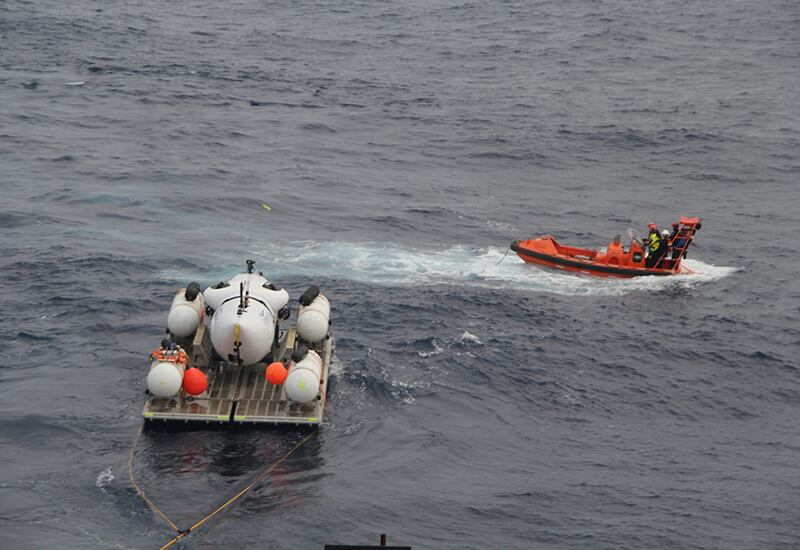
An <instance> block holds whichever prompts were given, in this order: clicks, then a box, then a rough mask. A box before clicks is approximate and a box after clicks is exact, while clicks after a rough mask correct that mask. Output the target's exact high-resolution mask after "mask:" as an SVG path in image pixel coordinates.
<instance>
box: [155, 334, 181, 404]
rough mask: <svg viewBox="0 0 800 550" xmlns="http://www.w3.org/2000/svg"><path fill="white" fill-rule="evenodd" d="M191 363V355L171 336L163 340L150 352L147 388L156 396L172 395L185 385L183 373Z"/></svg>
mask: <svg viewBox="0 0 800 550" xmlns="http://www.w3.org/2000/svg"><path fill="white" fill-rule="evenodd" d="M188 364H189V356H188V355H186V352H185V351H184V350H183V349H182V348H181V347H180V346H176V345H175V342H174V341H171V339H170V338H165V339H164V340H163V341H162V342H161V347H160V348H156V349H155V350H153V353H151V354H150V372H149V373H147V389H148V390H150V393H151V394H152V395H154V396H156V397H172V396H173V395H176V394H177V393H178V392H179V391H180V389H181V386H182V385H183V373H184V371H185V370H186V365H188Z"/></svg>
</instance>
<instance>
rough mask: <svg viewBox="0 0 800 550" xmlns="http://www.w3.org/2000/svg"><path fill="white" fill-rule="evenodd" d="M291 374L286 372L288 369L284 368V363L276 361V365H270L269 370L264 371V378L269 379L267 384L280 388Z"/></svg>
mask: <svg viewBox="0 0 800 550" xmlns="http://www.w3.org/2000/svg"><path fill="white" fill-rule="evenodd" d="M288 374H289V373H288V372H287V370H286V367H284V366H283V363H281V362H280V361H276V362H274V363H270V364H269V366H268V367H267V370H265V371H264V376H266V377H267V382H269V383H270V384H273V385H275V386H278V385H280V384H283V383H284V381H286V376H287V375H288Z"/></svg>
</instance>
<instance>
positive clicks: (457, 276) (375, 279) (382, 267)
mask: <svg viewBox="0 0 800 550" xmlns="http://www.w3.org/2000/svg"><path fill="white" fill-rule="evenodd" d="M506 253H507V256H506V257H505V258H504V254H506ZM251 255H252V256H253V257H254V258H255V259H256V260H257V267H258V268H259V269H262V270H264V272H265V275H266V276H267V277H268V278H269V279H271V280H274V281H276V282H277V283H280V280H281V278H282V277H286V276H293V277H294V276H302V277H308V278H309V279H314V278H319V277H332V278H340V279H349V280H352V281H357V282H362V283H368V284H386V285H401V286H403V285H408V286H414V285H441V284H444V285H467V286H476V287H482V288H496V289H513V290H532V291H539V292H549V293H555V294H563V295H609V296H619V295H623V294H627V293H629V292H633V291H637V290H647V291H650V292H652V291H654V290H656V291H657V290H666V289H672V288H675V287H693V286H696V285H699V284H703V283H708V282H712V281H716V280H718V279H720V278H722V277H726V276H728V275H730V274H731V273H733V272H735V271H737V268H733V267H718V266H713V265H709V264H706V263H703V262H701V261H699V260H685V262H684V265H686V266H687V267H689V268H690V269H691V270H692V271H693V272H694V273H692V274H685V275H679V276H674V277H637V278H635V279H601V278H595V277H590V276H579V275H572V274H568V273H563V272H560V271H555V270H551V269H547V268H541V267H537V266H533V265H530V264H526V263H524V262H523V261H522V260H520V259H519V258H518V257H517V256H516V255H515V254H514V253H513V252H511V251H507V250H506V249H504V248H499V247H485V248H470V247H467V246H448V247H442V248H440V249H438V250H430V249H427V250H426V249H412V248H404V247H401V246H397V245H394V244H375V243H345V242H326V243H322V242H303V243H286V244H282V245H266V246H262V247H261V248H256V247H254V250H253V251H252V254H251ZM501 259H502V261H501ZM498 262H499V263H498ZM234 273H235V269H231V272H230V273H228V274H227V275H226V276H230V275H233V274H234ZM161 276H162V277H163V278H168V279H173V280H178V281H184V280H189V279H192V278H195V279H200V280H206V279H208V280H210V278H215V277H216V278H223V277H221V273H219V272H218V270H215V272H214V274H213V275H212V274H208V273H207V274H205V275H202V274H197V273H192V274H188V273H176V272H174V271H171V272H162V273H161Z"/></svg>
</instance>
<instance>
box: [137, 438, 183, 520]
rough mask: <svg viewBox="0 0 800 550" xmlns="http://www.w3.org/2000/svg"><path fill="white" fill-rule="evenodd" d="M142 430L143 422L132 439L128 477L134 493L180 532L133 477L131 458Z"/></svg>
mask: <svg viewBox="0 0 800 550" xmlns="http://www.w3.org/2000/svg"><path fill="white" fill-rule="evenodd" d="M143 430H144V424H142V425H140V426H139V430H138V431H137V432H136V437H135V438H134V439H133V446H132V447H131V452H130V455H129V456H128V478H129V479H130V480H131V486H132V487H133V488H134V489H135V490H136V494H137V495H139V496H140V497H142V500H144V501H145V502H146V503H147V505H148V506H149V507H150V509H151V510H153V511H154V512H156V513H157V514H158V515H159V516H161V517H162V518H164V521H166V522H167V523H169V526H170V527H172V528H173V529H175V530H176V531H177V532H178V533H180V532H181V530H180V529H178V526H177V525H175V523H174V522H173V521H172V520H171V519H169V518H168V517H167V514H165V513H164V512H162V511H161V508H159V507H158V506H156V503H155V502H153V501H152V500H150V499H149V498H147V495H146V494H144V491H143V490H142V489H141V487H139V484H138V483H136V479H135V478H134V477H133V459H134V457H135V456H136V449H137V448H138V447H139V438H140V437H141V435H142V431H143Z"/></svg>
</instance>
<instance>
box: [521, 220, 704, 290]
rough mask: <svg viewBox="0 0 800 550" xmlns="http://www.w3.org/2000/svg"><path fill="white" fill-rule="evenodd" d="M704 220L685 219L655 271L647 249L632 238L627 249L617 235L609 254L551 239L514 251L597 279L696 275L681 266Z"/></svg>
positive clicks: (525, 243)
mask: <svg viewBox="0 0 800 550" xmlns="http://www.w3.org/2000/svg"><path fill="white" fill-rule="evenodd" d="M700 222H701V220H700V218H683V217H682V218H681V219H680V222H678V224H677V226H675V224H673V225H674V227H673V233H672V235H670V237H669V238H668V240H667V244H668V246H669V248H668V250H667V252H666V254H664V256H663V258H662V259H661V260H660V261H659V262H658V263H657V264H656V265H655V266H654V267H645V266H646V263H645V249H644V248H643V247H642V243H640V242H638V240H637V239H635V238H631V244H630V247H629V248H625V247H624V246H623V245H622V243H621V242H620V240H621V239H620V236H619V235H617V236H616V237H615V238H614V240H613V241H611V243H609V245H608V248H606V249H605V250H592V249H589V248H578V247H575V246H566V245H563V244H560V243H559V242H558V241H556V240H555V238H553V237H552V236H551V235H543V236H541V237H537V238H535V239H527V240H519V241H514V242H513V243H511V250H513V251H514V252H516V253H517V255H518V256H519V257H520V258H522V259H523V260H525V261H526V262H528V263H531V264H539V265H544V266H547V267H553V268H556V269H562V270H565V271H571V272H574V273H583V274H585V275H593V276H595V277H622V278H629V277H641V276H643V275H662V276H663V275H677V274H679V273H692V270H690V269H689V268H687V267H684V266H681V260H682V259H683V258H684V257H685V256H686V249H687V248H689V245H690V244H691V243H692V239H694V235H695V233H696V232H697V230H698V229H700V228H701V223H700Z"/></svg>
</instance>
